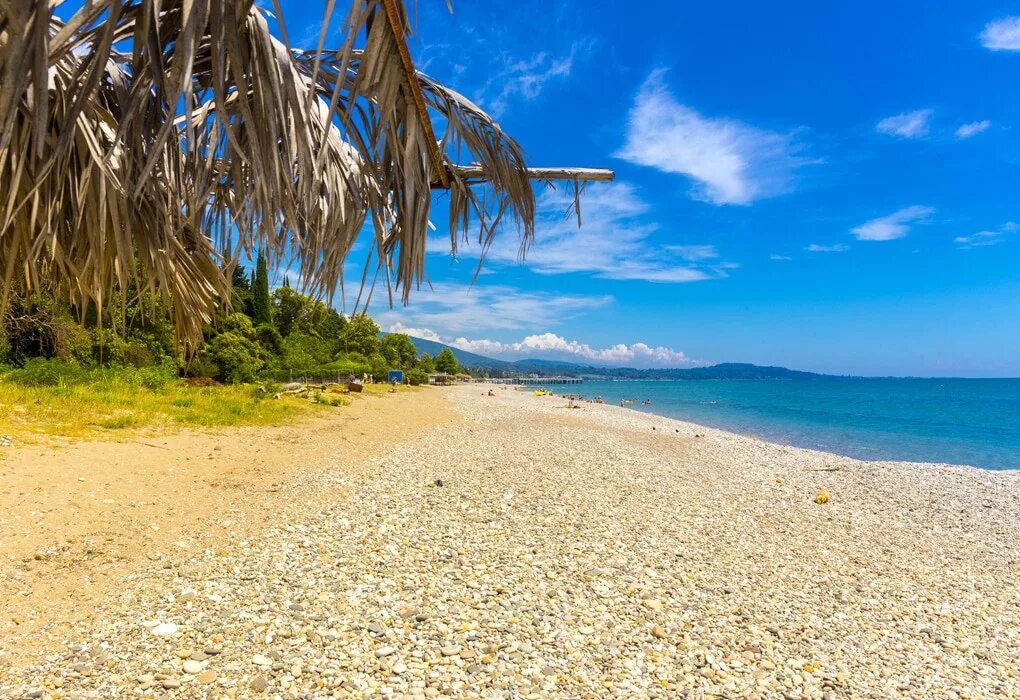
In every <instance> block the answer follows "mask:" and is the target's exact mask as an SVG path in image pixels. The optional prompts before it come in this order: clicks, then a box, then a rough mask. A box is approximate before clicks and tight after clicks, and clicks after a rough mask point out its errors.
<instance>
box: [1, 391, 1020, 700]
mask: <svg viewBox="0 0 1020 700" xmlns="http://www.w3.org/2000/svg"><path fill="white" fill-rule="evenodd" d="M485 391H486V388H485V387H479V386H477V385H467V386H459V387H451V388H447V389H428V390H424V391H421V392H419V393H417V394H413V395H402V396H393V397H378V398H377V399H375V403H370V402H365V403H364V405H365V406H367V407H369V408H368V409H364V410H371V411H372V412H373V416H374V417H373V418H371V419H368V418H365V419H364V420H363V421H357V420H352V419H351V418H350V417H348V418H338V419H337V420H336V421H335V422H334V423H331V424H315V425H309V426H297V427H292V428H287V429H282V428H281V429H274V430H273V431H263V432H262V433H261V434H260V433H258V432H256V431H250V430H249V431H247V432H245V431H235V432H224V433H223V434H221V435H219V436H216V437H214V438H210V437H209V436H204V437H203V436H199V437H195V438H193V439H189V440H180V441H179V444H177V447H176V448H175V449H174V450H160V449H156V448H151V447H146V446H136V447H135V448H134V452H133V453H132V454H134V455H136V457H135V459H134V461H132V460H131V459H128V458H127V457H125V466H124V467H123V468H124V469H128V468H138V469H140V468H141V467H140V466H139V464H141V465H144V464H145V463H146V460H151V459H153V457H152V455H153V454H156V453H158V454H159V459H160V460H162V462H161V463H162V465H163V470H164V472H166V471H167V470H169V472H173V473H176V472H175V470H176V469H181V468H183V464H184V461H185V457H186V456H187V457H193V458H195V459H197V458H198V457H199V456H201V464H195V465H191V471H188V472H186V475H187V479H182V480H181V481H180V482H178V481H168V482H166V483H164V484H163V485H162V486H161V487H160V489H161V492H160V493H157V494H156V495H154V496H152V495H151V494H150V498H143V497H141V496H135V499H136V501H137V500H143V501H146V502H148V501H150V500H151V501H152V502H153V503H155V504H157V506H158V505H159V504H163V507H162V508H159V507H157V508H156V510H157V511H159V512H160V516H159V517H160V518H162V520H159V521H158V522H157V521H155V520H153V521H152V523H153V524H156V525H157V527H158V529H157V530H153V529H152V528H151V527H150V528H148V530H147V531H146V537H149V538H153V539H151V540H150V541H138V542H136V545H135V546H133V547H127V546H125V549H124V550H123V552H121V554H120V555H119V558H116V557H115V558H112V559H111V560H110V562H108V564H107V565H106V566H98V565H97V566H96V568H88V566H91V565H84V564H83V565H82V566H86V568H85V569H76V568H73V567H72V571H73V572H76V573H73V574H61V573H60V569H61V565H59V559H58V558H56V557H55V556H54V557H53V558H49V559H48V558H47V557H43V558H42V559H35V558H34V555H33V554H32V551H34V550H33V548H35V550H38V551H45V549H46V546H50V545H48V544H47V542H46V541H44V540H46V539H47V538H49V539H53V540H54V541H56V540H57V539H59V537H60V533H59V532H56V531H52V532H51V531H44V532H45V534H44V535H40V536H39V538H38V540H37V541H32V545H31V547H28V546H27V545H25V542H26V541H27V540H26V538H31V536H32V533H37V527H38V526H37V525H35V524H34V523H35V521H36V520H45V521H47V522H49V521H50V519H51V518H65V520H63V521H60V522H69V523H70V522H72V521H74V520H75V519H74V518H67V517H66V512H65V510H61V509H66V508H67V507H68V506H67V505H66V504H65V503H64V500H75V502H76V503H78V504H79V510H80V511H81V512H82V513H86V514H87V513H89V512H91V511H93V510H95V509H98V508H100V507H101V504H102V503H103V498H107V497H108V496H104V495H103V494H102V489H96V494H95V496H94V498H93V499H91V500H85V499H86V498H87V497H86V495H84V494H82V495H79V496H74V497H73V498H72V496H73V494H72V495H67V496H66V498H65V499H64V500H60V501H59V502H53V503H49V504H48V506H49V507H50V509H51V510H50V511H46V510H45V509H43V512H44V515H40V511H39V506H38V505H35V506H32V507H31V508H28V506H26V507H25V508H26V512H25V517H24V518H23V519H16V518H13V517H12V516H10V515H8V516H6V517H7V521H6V522H5V527H7V526H8V525H9V524H10V523H15V524H16V525H17V527H18V528H21V529H17V530H15V531H13V536H11V535H8V536H6V537H5V538H4V540H3V543H2V544H3V549H2V550H0V555H2V558H0V566H2V569H0V585H2V587H3V590H4V593H3V596H0V601H2V604H3V609H2V612H3V621H2V622H3V632H4V638H3V639H2V640H0V697H13V698H18V697H33V698H35V697H62V698H111V697H139V698H145V697H152V698H155V697H166V698H222V697H234V698H246V697H262V696H264V697H280V698H320V697H323V698H325V697H376V696H378V697H414V698H419V697H450V698H459V697H479V698H514V697H533V698H545V697H565V698H578V697H580V698H601V697H623V698H635V697H662V698H667V697H688V698H744V697H747V698H755V697H757V698H824V699H826V700H830V699H832V698H892V697H903V698H1014V697H1020V589H1018V588H1017V586H1016V585H1015V582H1016V579H1017V576H1018V574H1020V516H1018V512H1020V508H1018V507H1020V476H1018V475H1016V474H1014V473H996V472H985V471H980V470H976V469H969V468H961V467H949V466H938V465H921V464H908V463H890V462H859V461H855V460H852V459H848V458H843V457H836V456H833V455H829V454H824V453H818V452H811V451H807V450H801V449H796V448H790V447H783V446H778V445H772V444H769V443H765V442H762V441H760V440H756V439H753V438H747V437H742V436H738V435H734V434H731V433H726V432H722V431H716V430H711V429H707V428H703V427H701V426H697V425H693V424H690V423H683V422H679V421H673V420H669V419H665V418H659V417H656V416H652V415H647V414H642V413H638V412H636V411H631V410H629V409H624V408H619V407H613V406H600V405H594V404H587V403H585V404H582V405H581V408H579V409H577V410H570V409H567V408H566V404H567V402H566V400H565V399H562V398H559V397H555V396H553V397H535V396H533V395H531V394H530V392H525V391H520V392H517V391H512V390H504V389H500V388H496V389H495V390H494V391H495V394H496V395H495V396H487V395H483V394H484V393H485ZM398 416H402V418H400V421H402V422H403V423H401V422H400V421H396V420H395V417H398ZM274 431H275V432H274ZM166 439H167V440H170V441H173V440H174V439H175V438H173V437H172V436H171V437H169V438H166ZM203 440H206V442H203ZM288 441H292V442H288ZM216 445H220V447H221V449H219V450H216V449H215V447H216ZM224 445H225V447H224ZM75 449H79V450H84V451H85V452H88V451H89V450H88V449H87V448H76V447H74V446H71V447H62V448H59V449H57V450H55V454H58V456H51V457H50V458H51V459H59V460H63V461H61V462H60V464H61V465H63V466H62V467H61V468H62V469H72V468H73V467H75V464H74V460H68V458H67V455H68V453H67V452H66V450H75ZM189 450H194V453H192V452H189ZM223 453H226V454H223ZM59 455H63V456H62V457H61V456H59ZM40 458H41V457H40ZM84 458H85V457H84V453H79V454H78V456H77V457H76V458H75V459H84ZM221 458H222V459H229V460H233V461H232V464H233V466H232V467H231V468H230V474H232V475H233V477H232V478H234V479H235V481H236V483H235V486H234V487H233V488H232V489H221V491H227V492H228V493H218V494H217V496H216V498H212V497H210V496H209V493H210V489H212V488H214V487H212V486H211V485H210V483H209V482H211V481H215V480H216V479H217V478H218V477H215V476H210V474H212V473H214V472H215V470H216V469H217V466H216V465H221ZM255 458H257V459H258V463H259V465H260V469H259V470H258V471H257V472H256V474H257V478H249V477H248V476H247V474H248V472H246V471H245V470H244V469H243V466H244V465H245V464H248V463H251V462H252V460H254V459H255ZM18 459H21V458H20V457H12V456H8V458H7V461H6V462H5V463H4V464H3V468H4V469H5V472H4V479H7V480H10V479H13V478H22V479H25V480H26V481H23V482H19V483H20V484H21V485H22V487H26V488H27V489H28V492H31V484H30V483H29V482H28V481H27V479H28V477H26V476H24V475H23V474H22V472H21V471H19V469H21V470H24V469H27V468H28V466H27V465H30V464H31V461H30V460H29V461H28V462H17V460H18ZM12 460H14V461H13V462H12ZM128 463H130V464H128ZM19 464H21V465H22V466H21V467H19V466H18V465H19ZM220 468H222V466H221V467H220ZM69 473H70V472H69ZM19 474H21V476H20V477H19V476H18V475H19ZM75 476H76V477H77V472H75ZM82 476H83V478H86V479H88V478H89V476H88V473H87V472H86V471H82ZM137 476H138V477H139V478H141V477H143V476H144V473H138V474H137ZM168 478H169V477H168ZM9 483H10V481H0V491H3V492H4V498H7V499H8V500H9V501H10V503H21V502H22V501H23V500H24V499H25V498H26V497H25V496H24V495H23V494H22V495H21V496H19V495H18V493H17V489H13V490H12V489H11V488H10V487H9V486H8V485H7V484H9ZM76 483H77V482H76ZM185 483H187V484H190V489H191V492H192V494H194V495H192V496H191V497H189V495H188V490H187V489H182V484H185ZM108 486H109V488H111V489H114V488H117V486H116V485H115V484H114V485H108ZM822 489H825V490H826V491H827V492H828V494H829V500H828V502H827V503H823V504H819V503H816V496H817V495H818V494H819V492H820V491H821V490H822ZM203 498H206V499H207V500H205V501H201V499H203ZM175 499H177V500H178V501H180V502H184V501H190V502H192V503H193V504H198V505H194V507H193V508H191V509H190V510H188V509H183V508H182V510H181V515H180V517H179V518H178V517H176V515H175V514H176V513H177V510H175ZM196 499H198V500H196ZM201 504H205V505H201ZM43 505H47V504H43ZM150 505H151V504H150ZM139 507H141V508H143V509H144V508H145V506H144V505H143V506H139ZM45 513H50V515H45ZM62 513H64V515H61V514H62ZM149 515H151V513H149ZM88 517H89V516H87V515H82V516H79V519H81V518H84V519H85V521H86V522H85V525H81V526H80V527H82V528H85V529H87V527H86V526H87V519H88ZM124 517H126V518H129V519H128V520H124V521H114V522H113V523H112V524H110V523H107V525H106V526H104V527H107V529H109V530H111V534H110V535H109V536H111V537H119V533H118V532H113V531H114V530H116V529H117V528H118V527H120V528H129V525H130V523H136V522H137V523H144V522H148V521H149V520H151V518H149V517H148V516H147V517H146V518H142V519H139V520H131V519H130V518H131V517H133V516H130V515H126V516H124ZM64 527H72V525H70V524H69V525H66V526H64ZM97 527H98V526H97ZM100 530H101V528H100V529H99V530H96V533H100ZM8 532H11V531H10V530H9V531H8ZM166 532H170V533H172V534H160V533H166ZM37 534H38V533H37ZM78 534H79V535H81V536H84V534H82V533H78ZM124 535H125V536H127V537H130V536H131V533H130V530H128V531H127V532H125V533H124ZM88 536H90V537H95V536H101V535H98V534H95V533H93V534H89V535H88ZM139 536H140V535H139ZM180 541H184V542H185V544H186V546H183V547H182V546H178V543H179V542H180ZM100 548H101V547H100ZM30 550H31V551H30ZM68 566H71V565H70V564H68ZM42 567H51V568H48V569H47V568H42ZM86 574H87V575H86ZM60 576H64V578H60ZM73 576H86V577H85V578H81V579H76V578H73ZM54 581H56V583H53V582H54ZM47 582H49V583H47ZM72 586H73V587H72ZM69 587H72V588H70V589H69ZM54 600H56V601H60V602H58V603H56V604H54V603H53V601H54ZM47 601H49V602H47ZM14 618H18V619H17V621H16V622H12V620H13V619H14ZM21 626H26V627H24V630H30V633H29V632H28V631H20V632H19V630H18V628H19V627H21Z"/></svg>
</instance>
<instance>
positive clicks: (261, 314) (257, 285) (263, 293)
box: [251, 251, 273, 326]
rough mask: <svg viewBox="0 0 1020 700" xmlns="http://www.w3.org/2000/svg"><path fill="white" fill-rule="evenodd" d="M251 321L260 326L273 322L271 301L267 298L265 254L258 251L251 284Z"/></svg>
mask: <svg viewBox="0 0 1020 700" xmlns="http://www.w3.org/2000/svg"><path fill="white" fill-rule="evenodd" d="M251 294H252V304H251V305H252V319H251V320H252V323H254V325H256V326H261V325H262V324H264V323H272V322H273V302H272V301H271V300H270V298H269V269H268V267H267V266H266V256H264V255H263V254H262V252H261V251H260V252H259V259H258V264H257V265H256V267H255V282H254V284H252V290H251Z"/></svg>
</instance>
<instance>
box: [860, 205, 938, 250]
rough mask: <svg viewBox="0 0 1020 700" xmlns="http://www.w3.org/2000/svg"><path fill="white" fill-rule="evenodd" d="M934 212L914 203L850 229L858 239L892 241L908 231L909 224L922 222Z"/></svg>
mask: <svg viewBox="0 0 1020 700" xmlns="http://www.w3.org/2000/svg"><path fill="white" fill-rule="evenodd" d="M934 213H935V210H934V209H932V208H931V207H924V206H920V205H916V204H915V205H914V206H911V207H906V208H905V209H900V210H899V211H897V212H893V213H892V214H889V215H888V216H880V217H878V218H877V219H872V220H871V221H866V222H864V223H863V224H861V225H860V226H857V227H856V228H852V229H850V232H851V233H853V234H854V236H856V237H857V239H858V240H860V241H892V240H895V239H897V238H903V237H904V236H906V235H907V232H909V231H910V224H913V223H918V222H922V221H924V220H925V219H927V218H928V217H929V216H931V215H932V214H934Z"/></svg>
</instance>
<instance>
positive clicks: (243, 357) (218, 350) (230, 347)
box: [206, 314, 266, 384]
mask: <svg viewBox="0 0 1020 700" xmlns="http://www.w3.org/2000/svg"><path fill="white" fill-rule="evenodd" d="M233 315H234V316H240V314H233ZM242 318H244V319H245V320H248V317H247V316H242ZM248 325H249V326H251V321H248ZM206 355H207V356H208V357H209V359H210V360H212V361H213V362H215V363H216V365H217V366H218V367H219V373H218V374H217V375H216V376H217V379H220V380H222V381H226V382H231V383H234V384H238V383H243V382H253V381H255V378H256V377H257V376H258V373H259V372H261V371H262V369H263V367H265V364H266V363H265V360H264V359H263V353H262V348H261V347H259V344H258V343H257V342H255V341H254V340H252V339H250V338H248V337H245V336H243V335H241V334H240V333H235V332H228V333H220V334H219V335H218V336H216V337H215V338H213V339H212V341H211V342H210V343H209V345H208V346H207V347H206Z"/></svg>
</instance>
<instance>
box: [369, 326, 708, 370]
mask: <svg viewBox="0 0 1020 700" xmlns="http://www.w3.org/2000/svg"><path fill="white" fill-rule="evenodd" d="M389 330H390V332H391V333H406V334H407V335H411V336H415V337H417V338H424V339H426V340H433V341H436V342H441V343H445V344H447V345H451V346H453V347H455V348H458V349H460V350H465V351H467V352H473V353H476V354H479V355H485V356H488V357H496V358H502V359H525V358H526V359H536V358H544V359H552V358H555V359H571V360H573V361H583V362H590V363H595V364H605V365H617V366H619V365H627V366H635V367H692V366H696V365H702V364H705V363H704V362H701V361H698V360H694V359H692V358H690V357H688V356H687V355H686V354H684V353H683V352H681V351H679V350H674V349H673V348H668V347H665V346H661V345H660V346H654V347H653V346H651V345H648V344H646V343H640V342H639V343H632V344H630V345H628V344H626V343H617V344H616V345H610V346H608V347H603V348H599V347H593V346H591V345H589V344H587V343H582V342H579V341H577V340H567V339H566V338H564V337H563V336H561V335H557V334H555V333H548V332H547V333H538V334H534V335H529V336H525V337H524V338H523V339H521V340H519V341H516V342H509V343H504V342H500V341H498V340H490V339H487V338H480V339H473V340H469V339H468V338H464V337H458V338H449V339H444V338H442V337H441V336H440V335H439V334H438V333H435V332H434V331H432V330H430V329H428V328H414V327H408V326H405V325H403V324H401V323H399V322H398V323H395V324H393V325H392V326H390V328H389Z"/></svg>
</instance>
